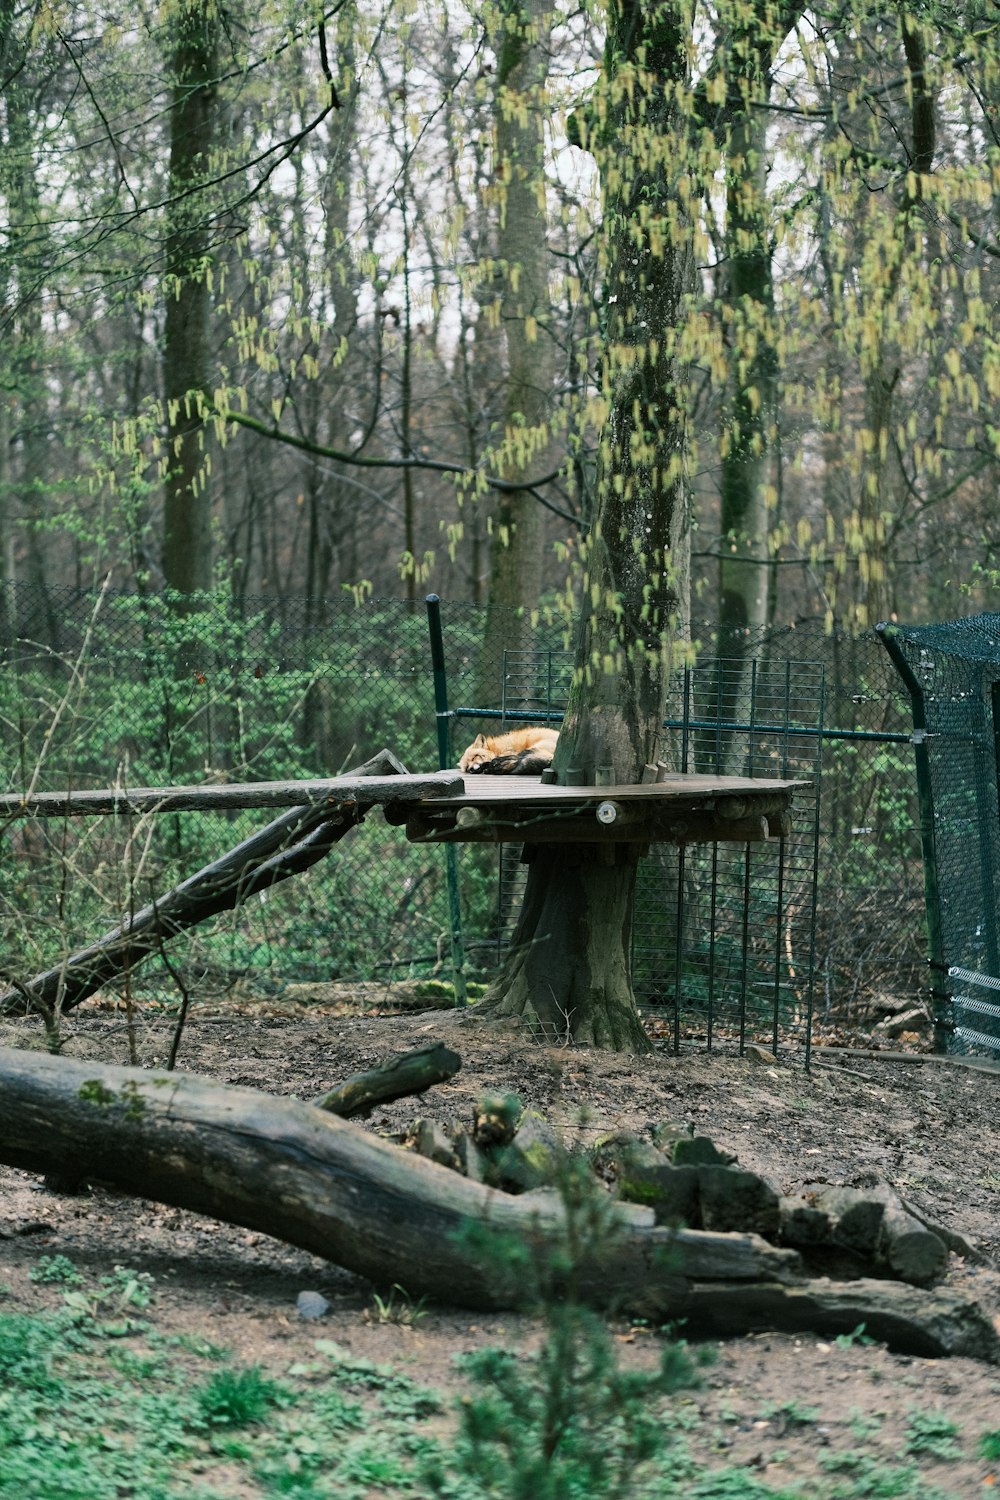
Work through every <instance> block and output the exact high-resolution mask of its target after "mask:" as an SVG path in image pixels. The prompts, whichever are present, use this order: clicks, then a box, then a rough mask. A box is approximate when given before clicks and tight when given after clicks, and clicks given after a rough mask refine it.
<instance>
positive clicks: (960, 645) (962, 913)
mask: <svg viewBox="0 0 1000 1500" xmlns="http://www.w3.org/2000/svg"><path fill="white" fill-rule="evenodd" d="M879 630H880V633H881V636H882V640H883V643H884V645H885V647H886V649H887V650H888V652H889V654H890V656H891V657H892V660H893V662H894V663H895V665H896V667H897V669H898V671H899V672H900V675H901V676H902V678H903V680H904V682H905V683H906V686H907V687H908V689H909V692H910V697H911V701H912V705H913V725H914V745H915V759H916V770H917V790H918V796H919V799H920V807H921V832H922V845H923V857H924V877H925V892H926V900H927V928H928V939H929V947H930V960H931V964H932V967H933V970H934V974H935V984H934V991H933V993H934V998H935V1002H936V1004H935V1022H936V1033H937V1042H938V1045H939V1046H941V1047H944V1048H946V1049H947V1050H948V1051H951V1052H959V1053H965V1052H981V1051H986V1052H990V1053H992V1054H994V1055H997V1056H1000V978H998V976H1000V941H998V937H1000V928H998V918H997V892H998V888H1000V807H998V795H997V775H998V746H1000V738H998V720H997V713H998V710H1000V615H997V614H987V615H976V616H973V617H970V618H968V619H964V620H951V621H947V622H944V623H942V624H940V625H925V626H919V627H910V626H905V627H902V626H880V627H879Z"/></svg>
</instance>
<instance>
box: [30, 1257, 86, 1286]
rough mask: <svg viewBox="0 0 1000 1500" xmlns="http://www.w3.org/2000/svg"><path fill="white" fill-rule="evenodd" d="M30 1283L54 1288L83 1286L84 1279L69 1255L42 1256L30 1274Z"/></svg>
mask: <svg viewBox="0 0 1000 1500" xmlns="http://www.w3.org/2000/svg"><path fill="white" fill-rule="evenodd" d="M28 1278H29V1280H30V1281H39V1282H43V1283H45V1284H46V1285H48V1284H51V1285H53V1286H82V1285H83V1277H82V1276H81V1275H80V1272H79V1271H78V1270H77V1269H76V1266H74V1264H73V1262H72V1261H71V1260H70V1259H69V1257H68V1256H67V1255H42V1256H40V1257H39V1258H38V1260H37V1261H36V1262H35V1264H34V1265H33V1266H32V1268H31V1270H30V1271H29V1272H28Z"/></svg>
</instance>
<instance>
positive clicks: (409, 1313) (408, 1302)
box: [364, 1281, 427, 1328]
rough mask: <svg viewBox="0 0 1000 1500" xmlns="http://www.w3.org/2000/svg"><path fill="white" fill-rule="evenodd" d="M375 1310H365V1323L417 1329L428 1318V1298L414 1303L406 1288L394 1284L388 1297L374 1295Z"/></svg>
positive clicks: (376, 1293) (374, 1293)
mask: <svg viewBox="0 0 1000 1500" xmlns="http://www.w3.org/2000/svg"><path fill="white" fill-rule="evenodd" d="M372 1301H373V1302H374V1304H375V1306H374V1308H366V1309H365V1314H364V1316H365V1321H366V1322H369V1323H394V1324H395V1325H396V1326H397V1327H398V1328H416V1327H417V1326H418V1325H419V1324H420V1323H422V1322H423V1320H424V1318H426V1316H427V1305H426V1304H427V1298H426V1297H421V1298H420V1299H419V1300H418V1301H416V1302H414V1300H413V1298H412V1297H411V1296H410V1294H409V1292H408V1291H407V1290H406V1289H405V1287H401V1286H400V1284H399V1282H398V1281H397V1282H394V1283H393V1285H392V1286H391V1287H390V1288H389V1293H388V1296H386V1297H380V1296H379V1294H378V1292H373V1293H372Z"/></svg>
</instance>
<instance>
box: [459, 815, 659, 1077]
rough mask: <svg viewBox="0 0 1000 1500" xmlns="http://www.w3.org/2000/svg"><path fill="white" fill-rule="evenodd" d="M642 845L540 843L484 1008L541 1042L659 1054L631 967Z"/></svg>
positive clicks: (483, 1005) (482, 1005) (483, 1002)
mask: <svg viewBox="0 0 1000 1500" xmlns="http://www.w3.org/2000/svg"><path fill="white" fill-rule="evenodd" d="M637 861H638V854H637V852H636V847H635V845H630V844H616V845H613V846H605V847H603V848H599V849H595V848H594V847H593V846H591V845H588V844H578V845H576V846H575V847H574V848H573V850H572V852H570V849H569V848H568V847H567V846H566V845H563V844H541V845H539V846H538V847H537V850H536V851H535V853H534V858H533V859H532V861H531V864H530V865H529V869H528V883H527V888H526V890H525V894H524V901H523V904H522V907H521V914H520V917H519V919H518V924H517V928H516V930H515V933H514V937H513V940H512V942H511V948H510V953H509V956H508V958H507V961H506V963H505V964H504V967H503V970H502V972H501V974H500V976H499V978H498V979H497V981H496V982H495V983H494V985H493V986H492V987H491V988H490V990H489V991H488V993H487V994H486V996H485V998H484V999H483V1001H482V1002H481V1008H482V1009H483V1010H485V1011H488V1012H489V1013H490V1014H492V1015H496V1016H512V1017H516V1018H517V1019H519V1020H523V1021H524V1022H525V1025H526V1027H527V1029H528V1030H529V1031H530V1032H531V1033H532V1034H533V1035H534V1036H536V1037H537V1038H538V1040H539V1041H543V1042H548V1043H553V1042H556V1043H558V1042H562V1043H566V1042H573V1043H577V1044H586V1045H590V1046H594V1047H607V1048H608V1049H610V1050H611V1051H615V1052H635V1053H644V1052H649V1051H651V1050H652V1043H651V1042H650V1040H649V1038H648V1037H647V1035H646V1033H645V1031H644V1029H643V1025H642V1021H641V1019H640V1017H639V1013H638V1011H637V1009H636V1005H635V997H634V994H633V991H632V974H631V961H630V946H631V914H632V900H633V895H634V892H635V879H636V870H637Z"/></svg>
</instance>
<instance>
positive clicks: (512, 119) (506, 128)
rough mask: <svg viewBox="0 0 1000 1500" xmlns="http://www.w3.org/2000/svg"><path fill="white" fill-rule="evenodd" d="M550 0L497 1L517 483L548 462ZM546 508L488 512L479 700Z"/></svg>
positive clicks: (533, 586) (489, 687)
mask: <svg viewBox="0 0 1000 1500" xmlns="http://www.w3.org/2000/svg"><path fill="white" fill-rule="evenodd" d="M554 12H555V7H554V3H553V0H523V3H522V0H503V3H502V4H501V5H500V8H499V16H500V25H501V35H500V37H499V38H498V44H497V81H496V95H495V102H494V110H495V117H496V178H497V181H498V182H499V184H500V186H499V193H500V222H499V226H498V230H497V260H498V264H499V265H500V266H503V267H504V268H505V277H506V279H505V283H504V288H503V292H502V294H501V316H502V319H503V329H504V338H505V341H506V345H507V389H506V399H505V410H504V452H503V458H502V462H501V470H500V471H501V474H502V476H503V478H504V479H509V480H512V481H514V482H515V483H517V482H519V481H521V480H525V479H527V478H528V476H529V475H530V474H532V473H535V474H537V473H539V472H541V471H542V470H545V469H548V468H549V467H550V464H549V462H548V456H549V455H550V453H551V448H552V434H551V426H550V423H551V417H552V409H553V390H554V385H555V365H556V347H555V342H554V339H553V336H552V317H553V310H552V304H551V298H550V294H549V247H548V243H547V231H548V224H547V218H546V212H545V165H544V158H545V122H546V119H547V107H546V98H545V89H546V84H547V80H548V71H549V62H550V59H551V55H552V54H551V32H552V21H553V16H554ZM543 543H544V527H543V512H542V507H541V505H540V504H539V502H538V500H537V498H536V497H535V496H534V495H533V494H530V493H529V492H528V491H527V490H512V491H509V492H505V493H504V494H502V495H501V496H500V498H499V501H498V502H497V505H496V508H495V510H494V512H493V514H492V516H491V518H490V552H489V556H490V579H489V595H488V599H487V609H486V625H485V629H484V632H483V643H482V647H481V649H480V659H479V669H478V675H479V689H478V698H477V702H479V703H483V704H488V703H491V702H494V701H496V695H497V690H498V687H499V679H498V675H497V671H498V667H499V666H500V663H501V660H502V655H503V649H504V648H505V647H506V648H507V649H508V650H510V649H516V650H526V649H528V647H529V646H530V640H531V625H530V618H529V615H530V611H531V610H532V609H533V608H534V607H535V606H536V605H537V603H538V600H539V596H540V594H541V589H542V548H543Z"/></svg>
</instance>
